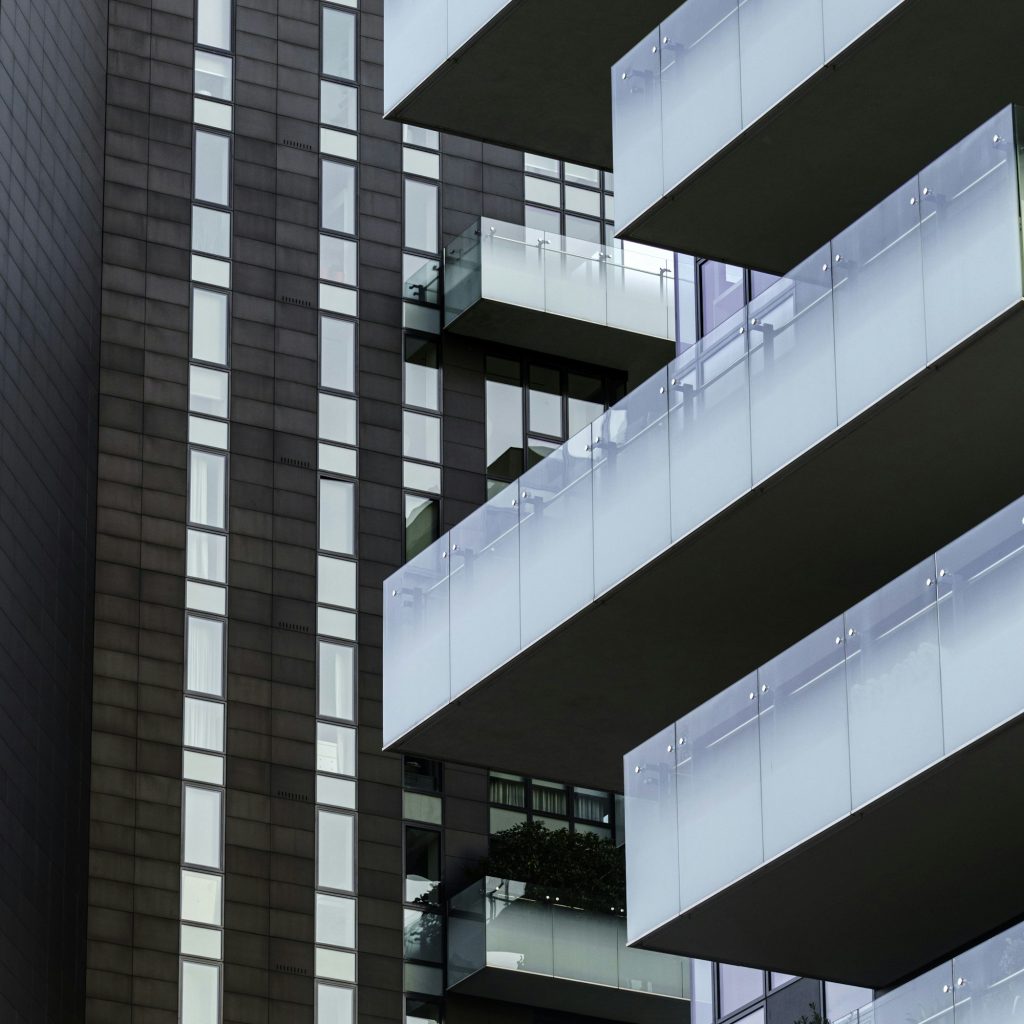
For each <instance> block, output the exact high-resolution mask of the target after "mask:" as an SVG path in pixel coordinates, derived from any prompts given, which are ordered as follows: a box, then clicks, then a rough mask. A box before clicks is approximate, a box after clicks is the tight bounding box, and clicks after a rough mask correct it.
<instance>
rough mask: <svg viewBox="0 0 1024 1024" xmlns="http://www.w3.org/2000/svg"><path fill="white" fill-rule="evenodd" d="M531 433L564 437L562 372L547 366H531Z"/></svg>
mask: <svg viewBox="0 0 1024 1024" xmlns="http://www.w3.org/2000/svg"><path fill="white" fill-rule="evenodd" d="M529 424H530V431H531V433H534V432H535V433H538V434H546V435H548V436H549V437H557V438H559V439H561V438H562V388H561V374H560V373H559V371H558V370H554V369H552V368H550V367H547V366H531V367H530V401H529Z"/></svg>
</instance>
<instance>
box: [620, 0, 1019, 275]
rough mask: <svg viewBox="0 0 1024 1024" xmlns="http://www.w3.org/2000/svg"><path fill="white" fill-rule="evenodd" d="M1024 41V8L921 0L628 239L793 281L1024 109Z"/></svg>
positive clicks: (664, 203) (664, 202)
mask: <svg viewBox="0 0 1024 1024" xmlns="http://www.w3.org/2000/svg"><path fill="white" fill-rule="evenodd" d="M1022 34H1024V6H1022V5H1021V4H1016V3H1006V2H1004V0H979V3H975V4H964V3H962V2H961V0H910V2H907V3H905V4H904V5H903V6H902V7H900V8H898V9H897V10H896V11H894V12H893V13H892V14H890V15H889V16H888V17H886V18H885V19H883V20H882V22H880V23H879V24H878V25H877V26H875V28H873V29H872V30H870V31H869V32H868V33H866V34H865V35H864V36H863V37H862V38H861V39H860V40H858V41H856V42H855V43H854V44H852V45H851V46H850V47H849V48H848V49H847V50H846V51H845V52H844V53H842V54H841V55H840V56H839V57H838V59H836V60H835V61H834V62H833V63H832V64H830V65H826V66H825V67H824V68H822V69H821V70H820V71H818V72H817V73H816V74H815V75H813V76H812V77H811V78H810V79H808V80H807V81H806V82H805V83H804V84H803V85H802V86H800V87H799V88H797V89H796V90H795V91H794V92H793V93H791V94H790V95H789V96H788V97H786V98H785V99H783V100H782V101H781V102H780V103H779V104H778V105H777V106H776V107H775V108H773V109H772V110H770V111H769V112H768V113H767V114H765V115H764V117H762V118H761V119H760V120H759V121H757V122H755V123H754V124H752V125H751V126H750V127H749V128H748V129H746V131H744V132H743V133H742V134H741V135H739V136H738V137H737V138H736V139H734V140H733V141H732V142H731V143H729V144H728V145H727V146H726V147H725V148H724V149H722V150H721V151H719V152H718V153H717V154H715V155H714V156H713V157H711V159H709V160H708V162H707V163H706V164H704V165H703V166H702V167H700V168H698V169H697V170H696V171H694V172H693V174H691V175H690V176H689V177H688V178H687V179H686V180H685V181H683V182H681V183H679V184H678V185H677V186H676V187H675V189H674V190H672V191H671V192H670V193H669V194H668V195H667V196H665V197H664V198H659V199H658V200H657V202H652V206H651V207H650V208H649V209H648V210H647V211H646V212H645V213H644V214H642V215H641V216H640V217H638V218H637V219H636V220H635V221H634V222H633V223H632V224H631V225H629V226H628V227H627V228H626V229H625V230H623V231H622V232H620V234H621V237H623V238H626V239H630V240H632V241H636V242H646V243H648V244H650V245H656V246H660V247H662V248H667V249H675V250H677V251H679V252H686V253H691V254H693V255H697V256H707V257H710V258H713V259H722V260H726V261H727V262H729V263H738V264H741V265H743V266H748V267H755V268H758V269H762V270H768V271H772V272H774V273H784V272H785V271H786V270H787V269H788V268H789V267H792V266H794V265H796V264H797V263H798V262H799V261H800V260H801V259H802V258H803V257H804V256H806V255H807V253H809V252H813V251H814V250H815V249H817V248H818V247H819V246H821V245H823V244H824V243H825V242H827V241H828V240H829V239H830V238H832V237H834V236H835V235H836V234H838V233H839V231H841V230H842V229H843V228H844V227H845V226H846V225H848V224H850V223H852V222H853V221H854V220H856V219H857V217H859V216H860V215H861V214H862V213H864V211H865V210H868V209H870V208H871V207H873V206H874V205H875V204H877V203H878V202H880V201H881V200H882V199H883V198H885V196H886V195H888V194H889V193H890V192H891V191H892V190H893V189H894V188H896V187H898V186H899V185H900V184H901V183H902V182H904V181H907V180H909V179H910V178H911V177H913V176H914V175H915V174H916V173H917V172H918V170H919V169H920V168H921V167H924V166H925V165H926V164H928V163H929V162H930V161H932V160H934V159H935V158H936V157H938V156H939V155H940V154H941V153H943V152H944V151H946V150H947V149H949V148H950V147H951V146H952V145H953V144H954V143H955V142H956V141H957V140H958V139H961V138H963V137H964V136H965V135H966V134H967V133H968V132H969V131H970V130H971V129H972V128H974V127H976V126H977V125H978V124H980V123H981V122H982V121H984V120H985V119H986V118H988V117H990V116H991V115H992V114H994V113H995V112H996V111H997V110H999V109H1000V108H1001V107H1003V106H1005V105H1006V104H1007V103H1010V102H1016V101H1017V100H1020V99H1024V77H1022V75H1021V72H1020V65H1019V53H1018V50H1019V44H1018V41H1019V40H1020V38H1021V36H1022ZM965 82H969V83H970V88H965V87H964V83H965ZM636 158H637V159H643V156H642V155H638V156H637V157H636ZM651 198H652V200H654V199H655V198H656V197H654V196H652V197H651Z"/></svg>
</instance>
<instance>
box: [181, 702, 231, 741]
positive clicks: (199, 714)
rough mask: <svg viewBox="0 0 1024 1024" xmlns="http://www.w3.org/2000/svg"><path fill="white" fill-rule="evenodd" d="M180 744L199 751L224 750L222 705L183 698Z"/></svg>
mask: <svg viewBox="0 0 1024 1024" xmlns="http://www.w3.org/2000/svg"><path fill="white" fill-rule="evenodd" d="M182 744H183V745H184V746H186V747H196V748H198V749H199V750H212V751H215V752H218V753H219V752H221V751H223V750H224V705H223V704H221V702H220V701H215V700H199V699H197V698H196V697H186V698H185V719H184V722H183V723H182Z"/></svg>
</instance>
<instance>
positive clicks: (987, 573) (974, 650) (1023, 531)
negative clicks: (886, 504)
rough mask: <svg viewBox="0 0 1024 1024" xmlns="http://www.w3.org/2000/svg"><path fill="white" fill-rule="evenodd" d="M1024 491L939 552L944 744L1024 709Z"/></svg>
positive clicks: (949, 746)
mask: <svg viewBox="0 0 1024 1024" xmlns="http://www.w3.org/2000/svg"><path fill="white" fill-rule="evenodd" d="M1022 519H1024V498H1022V499H1020V500H1019V501H1015V502H1014V503H1013V504H1012V505H1010V506H1009V507H1008V508H1005V509H1003V511H1001V512H999V513H997V514H996V515H994V516H993V517H992V518H991V519H988V520H987V521H986V522H984V523H982V524H981V525H980V526H978V527H976V528H975V529H973V530H971V532H970V533H967V534H965V535H964V536H963V537H960V538H959V539H958V540H956V541H954V542H953V543H952V544H950V545H949V546H948V547H945V548H943V549H942V550H941V551H940V552H939V553H938V554H937V556H936V564H937V566H938V591H939V638H940V642H941V649H940V650H941V659H942V701H943V722H944V727H945V746H946V751H947V752H950V751H953V750H955V749H957V748H958V747H960V746H962V745H963V744H965V743H968V742H970V741H971V740H973V739H975V738H976V737H978V736H980V735H982V734H983V733H985V732H988V731H989V730H990V729H992V728H994V727H995V726H997V725H999V724H1000V723H1001V722H1004V721H1006V720H1007V719H1008V718H1011V717H1013V716H1015V715H1017V714H1019V713H1020V712H1021V711H1024V668H1022V661H1021V651H1022V639H1024V634H1022V630H1021V627H1020V620H1021V609H1022V608H1024V522H1022Z"/></svg>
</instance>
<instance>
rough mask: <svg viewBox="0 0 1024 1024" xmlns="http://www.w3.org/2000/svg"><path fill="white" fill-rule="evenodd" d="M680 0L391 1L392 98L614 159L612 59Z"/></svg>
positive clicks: (444, 126) (401, 111)
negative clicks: (640, 0)
mask: <svg viewBox="0 0 1024 1024" xmlns="http://www.w3.org/2000/svg"><path fill="white" fill-rule="evenodd" d="M677 5H678V0H643V3H622V2H621V0H558V2H557V3H552V2H551V0H385V3H384V109H385V110H386V111H387V116H388V117H392V118H394V119H395V120H398V121H404V122H406V123H407V124H417V125H421V126H422V127H425V128H436V129H440V130H442V131H449V132H454V133H455V134H456V135H464V136H467V137H468V138H475V139H482V140H483V141H485V142H493V143H498V144H502V145H506V146H512V147H514V148H516V149H525V150H527V151H529V152H533V153H543V154H546V155H547V156H555V157H561V158H562V159H565V160H570V161H573V162H575V163H580V164H586V165H588V166H591V167H604V168H610V167H611V158H612V130H611V126H612V107H611V93H610V91H609V89H608V69H609V68H610V67H611V66H612V64H613V63H614V62H615V61H616V60H618V59H619V57H621V56H622V54H623V53H625V52H626V50H628V49H629V48H630V47H631V46H632V45H633V44H634V43H635V42H636V41H637V40H638V39H639V38H640V37H641V36H642V35H644V34H645V33H646V32H649V31H650V30H651V29H652V28H654V26H655V25H657V24H658V22H659V21H660V20H661V19H662V18H664V17H666V16H667V15H668V14H669V13H670V12H671V11H672V10H673V9H674V8H675V7H676V6H677Z"/></svg>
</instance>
